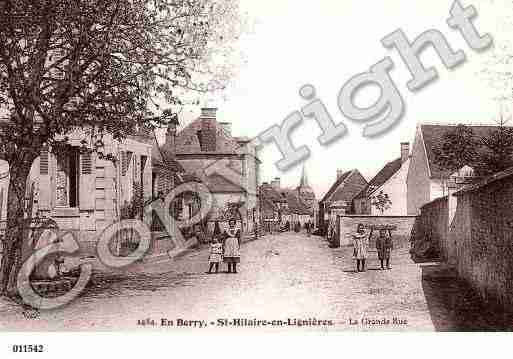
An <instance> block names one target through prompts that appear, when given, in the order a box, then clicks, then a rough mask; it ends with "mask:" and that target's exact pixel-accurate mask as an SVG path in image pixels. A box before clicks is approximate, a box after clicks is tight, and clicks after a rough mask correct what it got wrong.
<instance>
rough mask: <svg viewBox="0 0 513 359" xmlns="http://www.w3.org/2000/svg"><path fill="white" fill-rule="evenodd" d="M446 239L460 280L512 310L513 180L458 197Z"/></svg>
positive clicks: (503, 181) (487, 298) (464, 193)
mask: <svg viewBox="0 0 513 359" xmlns="http://www.w3.org/2000/svg"><path fill="white" fill-rule="evenodd" d="M457 199H458V206H457V211H456V215H455V219H454V221H453V225H451V231H450V234H449V236H448V238H447V241H448V242H449V243H451V242H453V243H455V250H454V252H453V254H452V256H453V257H454V263H455V264H456V267H457V269H458V273H459V274H460V276H461V277H463V278H464V279H466V280H467V281H468V282H470V283H471V284H472V285H473V286H474V287H475V288H476V289H477V290H478V291H479V293H480V294H481V296H482V297H483V298H484V299H485V300H490V301H492V302H496V303H497V304H500V305H502V306H504V307H507V309H508V310H513V241H512V238H513V211H512V208H511V203H512V201H513V176H509V177H507V178H504V179H502V180H499V181H496V182H493V183H491V184H488V185H486V186H483V187H481V188H479V189H478V190H475V191H471V192H463V193H460V194H457Z"/></svg>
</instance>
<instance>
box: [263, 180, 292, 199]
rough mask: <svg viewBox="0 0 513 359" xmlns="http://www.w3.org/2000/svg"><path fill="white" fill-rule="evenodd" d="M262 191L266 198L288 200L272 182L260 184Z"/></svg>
mask: <svg viewBox="0 0 513 359" xmlns="http://www.w3.org/2000/svg"><path fill="white" fill-rule="evenodd" d="M260 193H261V194H262V196H264V197H265V198H268V199H270V200H271V201H273V202H278V203H285V202H287V200H286V199H285V198H284V197H283V196H282V195H281V194H280V192H278V191H277V190H276V189H274V187H273V186H272V185H270V184H263V185H261V186H260Z"/></svg>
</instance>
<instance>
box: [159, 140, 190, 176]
mask: <svg viewBox="0 0 513 359" xmlns="http://www.w3.org/2000/svg"><path fill="white" fill-rule="evenodd" d="M151 144H152V148H151V159H152V164H153V166H154V167H156V168H157V169H158V168H159V167H166V168H167V169H169V170H171V171H173V172H180V173H184V172H185V170H184V168H183V167H182V165H181V164H180V163H179V162H178V161H177V160H176V159H175V156H174V155H173V154H172V153H171V152H168V151H166V150H165V149H162V148H160V147H159V145H158V142H157V137H156V135H155V133H153V137H152V140H151Z"/></svg>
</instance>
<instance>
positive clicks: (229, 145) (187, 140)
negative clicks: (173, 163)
mask: <svg viewBox="0 0 513 359" xmlns="http://www.w3.org/2000/svg"><path fill="white" fill-rule="evenodd" d="M212 124H213V125H214V127H215V128H214V130H215V151H208V152H205V151H202V149H201V143H200V136H199V134H200V132H199V131H200V130H201V129H202V118H201V117H200V118H198V119H196V120H194V121H193V122H191V123H190V124H189V125H188V126H186V127H185V128H184V129H182V130H181V131H180V132H178V134H177V136H176V140H175V147H176V153H177V154H178V155H180V154H197V153H209V154H237V153H238V152H237V150H238V148H239V147H240V145H239V143H238V142H237V140H236V139H234V138H233V137H231V136H230V135H229V134H228V133H226V132H225V131H224V129H223V127H222V126H221V125H220V124H219V122H217V121H215V120H212ZM166 147H167V144H165V145H164V146H163V148H164V149H167V148H166Z"/></svg>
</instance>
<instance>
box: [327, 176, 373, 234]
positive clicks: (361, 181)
mask: <svg viewBox="0 0 513 359" xmlns="http://www.w3.org/2000/svg"><path fill="white" fill-rule="evenodd" d="M367 184H368V183H367V180H366V179H365V178H364V177H363V176H362V174H361V173H360V171H358V170H357V169H353V170H351V171H347V172H344V171H342V170H337V180H336V181H335V183H333V185H332V186H331V188H330V189H329V190H328V191H327V192H326V194H325V195H324V197H323V198H322V199H321V200H320V201H319V227H320V228H325V226H326V225H327V223H328V222H329V220H330V219H332V218H335V217H336V216H337V215H345V214H354V213H355V208H354V203H353V200H354V199H355V197H356V196H357V195H358V194H359V193H360V192H361V191H362V190H363V189H364V188H365V187H366V186H367Z"/></svg>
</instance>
